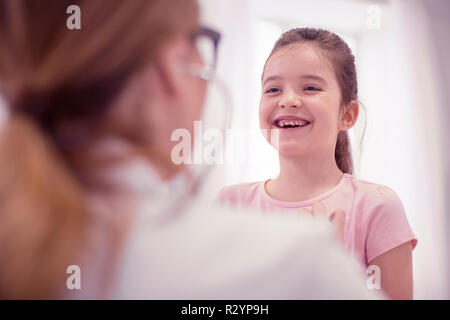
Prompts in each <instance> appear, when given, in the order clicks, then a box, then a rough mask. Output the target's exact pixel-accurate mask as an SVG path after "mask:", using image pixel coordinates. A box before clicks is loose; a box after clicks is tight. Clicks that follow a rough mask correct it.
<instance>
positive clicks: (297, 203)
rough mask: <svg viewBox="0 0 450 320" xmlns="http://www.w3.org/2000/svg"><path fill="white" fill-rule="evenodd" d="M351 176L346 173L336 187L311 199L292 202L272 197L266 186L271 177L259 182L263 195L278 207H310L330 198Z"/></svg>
mask: <svg viewBox="0 0 450 320" xmlns="http://www.w3.org/2000/svg"><path fill="white" fill-rule="evenodd" d="M349 177H352V175H350V174H348V173H344V175H343V176H342V178H341V180H340V181H339V182H338V184H337V185H335V186H334V187H332V188H331V189H329V190H328V191H325V192H324V193H322V194H319V195H317V196H315V197H313V198H311V199H307V200H303V201H295V202H290V201H280V200H276V199H274V198H272V197H271V196H270V195H269V194H268V193H267V192H266V188H265V185H266V183H267V181H269V180H270V179H267V180H263V181H261V182H260V183H259V189H260V190H259V191H260V192H261V193H262V194H263V196H264V197H265V198H266V199H267V200H269V201H270V203H271V204H273V205H275V206H277V207H285V208H299V207H308V206H311V205H313V204H314V203H315V202H318V201H322V200H324V199H325V198H328V197H329V196H331V195H333V194H334V193H335V192H336V191H337V190H338V189H339V188H340V187H341V185H342V184H343V183H344V181H345V179H346V178H349Z"/></svg>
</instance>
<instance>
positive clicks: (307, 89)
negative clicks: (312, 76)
mask: <svg viewBox="0 0 450 320" xmlns="http://www.w3.org/2000/svg"><path fill="white" fill-rule="evenodd" d="M304 90H306V91H320V89H319V88H317V87H314V86H308V87H306V88H305V89H304Z"/></svg>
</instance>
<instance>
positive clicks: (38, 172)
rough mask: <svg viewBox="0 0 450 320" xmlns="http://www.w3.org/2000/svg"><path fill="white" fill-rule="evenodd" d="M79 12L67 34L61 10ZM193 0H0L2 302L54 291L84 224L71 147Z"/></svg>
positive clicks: (89, 134)
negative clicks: (76, 25)
mask: <svg viewBox="0 0 450 320" xmlns="http://www.w3.org/2000/svg"><path fill="white" fill-rule="evenodd" d="M71 5H77V6H78V7H79V8H80V9H81V29H79V30H77V29H75V30H69V29H68V28H67V25H66V20H67V19H68V18H69V16H70V14H67V13H66V10H67V8H68V7H69V6H71ZM197 11H198V8H197V3H196V1H194V0H170V1H168V0H127V1H123V0H78V1H77V0H58V1H54V0H39V1H35V0H0V94H2V95H3V96H4V98H5V100H6V101H7V103H8V105H9V111H10V117H9V119H8V121H7V124H6V125H5V127H4V128H2V132H1V139H0V148H1V149H0V168H1V170H0V271H1V272H0V298H3V299H4V298H51V297H58V296H59V294H60V293H61V292H60V290H61V289H62V288H63V287H64V286H65V281H66V277H67V276H68V275H67V274H66V273H65V272H66V268H67V267H68V265H70V264H73V261H75V258H76V257H77V256H78V255H79V253H80V251H81V250H82V249H83V245H84V244H83V240H84V239H85V236H86V228H87V225H88V224H89V215H88V211H87V205H86V201H85V194H86V189H87V187H86V185H85V184H84V182H83V179H81V178H80V176H79V173H78V170H77V167H76V163H77V161H78V160H76V159H75V158H76V157H77V156H79V153H77V150H80V149H82V148H83V146H86V145H88V144H89V143H91V142H92V141H91V140H92V139H93V137H94V136H95V134H96V133H97V132H98V128H99V127H101V125H102V119H103V116H104V115H105V114H106V112H107V111H108V109H109V107H110V106H111V105H112V103H113V101H114V99H115V98H116V97H117V96H118V95H119V94H120V93H121V92H122V91H121V90H122V89H124V87H125V85H126V84H127V83H128V82H129V81H130V79H131V78H132V77H133V75H135V74H136V73H137V72H139V70H140V69H142V68H143V67H144V66H145V65H146V64H147V63H149V62H151V59H152V58H153V57H154V55H155V54H157V53H158V50H159V48H161V47H162V46H163V45H164V43H165V42H166V41H168V39H171V38H172V37H174V36H175V35H176V34H178V33H180V32H181V31H182V30H185V29H186V30H187V29H188V28H191V27H192V28H193V27H194V26H195V25H196V23H197V15H198V12H197Z"/></svg>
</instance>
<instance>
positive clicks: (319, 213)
mask: <svg viewBox="0 0 450 320" xmlns="http://www.w3.org/2000/svg"><path fill="white" fill-rule="evenodd" d="M300 212H301V213H305V214H312V215H313V216H314V217H324V218H327V212H326V209H325V206H324V205H323V204H322V203H320V202H316V203H314V204H313V206H312V209H311V210H310V209H307V208H301V209H300ZM328 220H329V221H330V222H331V223H332V224H333V227H334V231H335V235H336V239H337V240H338V241H339V242H340V243H341V244H342V245H343V244H344V226H345V211H344V210H342V209H338V210H336V211H334V212H333V213H332V214H330V216H329V217H328Z"/></svg>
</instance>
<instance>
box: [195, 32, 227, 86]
mask: <svg viewBox="0 0 450 320" xmlns="http://www.w3.org/2000/svg"><path fill="white" fill-rule="evenodd" d="M220 37H221V36H220V33H219V32H217V31H215V30H213V29H210V28H207V27H199V28H198V29H196V30H195V31H194V32H192V33H191V34H190V39H191V41H192V42H193V43H194V44H195V46H196V48H197V50H198V53H199V54H200V58H201V60H202V65H201V66H199V65H191V66H190V67H189V73H190V74H192V75H193V76H198V77H200V78H202V79H204V80H211V79H212V78H213V77H214V74H215V71H216V67H217V49H218V47H219V41H220Z"/></svg>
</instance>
